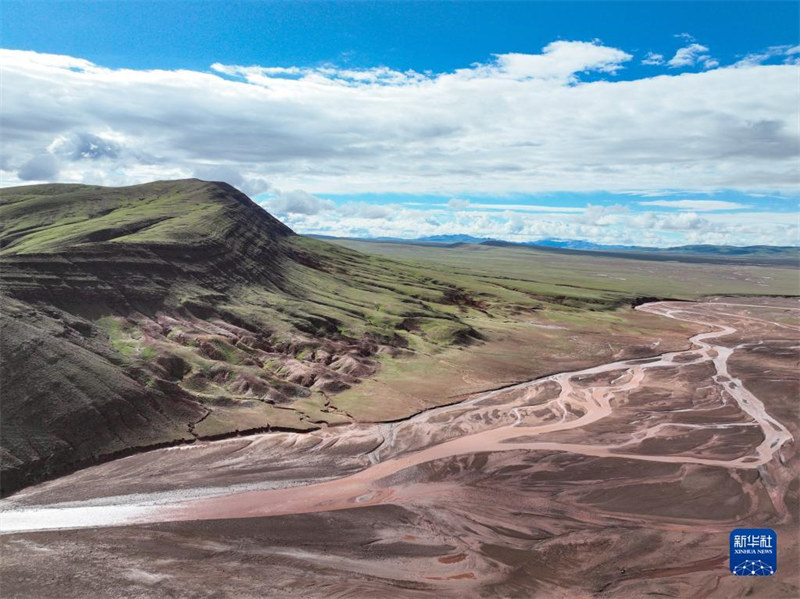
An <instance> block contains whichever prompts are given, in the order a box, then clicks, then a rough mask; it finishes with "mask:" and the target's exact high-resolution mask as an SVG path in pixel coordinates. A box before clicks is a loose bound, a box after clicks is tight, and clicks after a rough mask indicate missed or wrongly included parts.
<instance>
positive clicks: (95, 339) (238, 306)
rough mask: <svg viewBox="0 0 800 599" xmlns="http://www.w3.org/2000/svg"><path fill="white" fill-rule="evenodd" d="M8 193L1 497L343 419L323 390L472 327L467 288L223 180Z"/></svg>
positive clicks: (4, 200) (0, 206)
mask: <svg viewBox="0 0 800 599" xmlns="http://www.w3.org/2000/svg"><path fill="white" fill-rule="evenodd" d="M0 198H1V202H0V221H2V223H3V225H2V230H0V248H2V249H1V250H0V258H2V284H3V288H2V295H1V296H0V299H1V300H2V313H1V314H0V333H1V334H2V357H3V360H2V371H0V377H1V378H0V382H1V383H2V395H3V397H2V409H3V414H2V416H3V417H2V489H3V492H4V493H7V492H9V491H12V490H14V489H17V488H19V487H21V486H24V485H25V484H27V483H29V482H31V481H32V480H35V479H40V478H45V477H48V476H52V475H54V474H58V473H61V472H64V471H66V470H69V469H71V468H74V467H77V466H80V465H84V464H87V463H91V462H93V461H97V460H102V459H106V458H107V457H109V456H111V455H119V454H120V453H122V452H126V451H130V450H131V449H132V448H141V447H147V446H153V445H157V444H163V443H173V442H180V441H182V440H191V439H193V438H196V437H214V436H218V435H225V434H230V433H233V432H236V431H244V430H255V429H269V428H291V429H297V430H304V429H310V428H315V427H316V426H318V425H319V423H320V422H321V421H329V422H336V421H342V420H345V419H346V416H345V415H343V414H339V413H336V411H335V409H334V408H331V407H330V406H329V401H328V400H327V399H326V398H327V393H330V392H335V391H338V390H341V389H344V388H346V387H348V386H349V385H352V384H354V383H357V382H358V381H359V380H360V378H361V377H363V376H365V375H369V374H371V373H373V372H374V371H375V370H376V368H377V361H376V360H375V356H376V354H378V353H384V352H397V351H401V350H400V348H401V347H403V346H406V345H408V343H409V339H410V338H411V337H417V338H418V339H419V342H420V343H442V342H446V343H450V342H459V341H461V342H463V341H468V340H469V339H470V338H471V337H472V336H474V335H475V333H474V331H472V329H471V328H470V327H469V326H467V325H465V324H463V323H461V322H460V321H459V319H458V316H457V314H456V313H454V312H457V305H458V303H459V301H461V300H463V299H464V298H463V297H462V296H461V295H459V293H460V292H459V290H457V289H454V288H453V287H452V286H447V285H445V284H443V283H437V282H432V281H422V280H420V277H419V276H418V275H417V274H415V273H414V272H413V271H411V270H408V269H405V270H404V269H402V268H400V267H399V266H398V268H397V269H395V270H394V271H393V272H392V273H391V277H390V278H391V280H392V282H393V284H394V285H396V287H392V286H387V285H386V284H385V277H386V275H385V271H386V270H387V265H389V264H390V262H389V261H386V260H382V259H372V258H368V257H366V256H363V255H361V254H359V253H357V252H354V251H351V250H347V249H345V248H336V247H334V246H330V245H328V244H325V243H323V242H320V241H314V240H308V239H304V238H301V237H299V236H296V235H294V233H293V232H292V231H291V230H290V229H289V228H288V227H286V226H285V225H283V224H282V223H280V222H279V221H277V220H276V219H275V218H273V217H272V216H270V215H269V214H267V213H266V212H265V211H264V210H263V209H261V208H260V207H259V206H257V205H256V204H254V203H253V202H252V201H251V200H250V199H249V198H247V197H246V196H245V195H244V194H242V193H240V192H238V191H237V190H236V189H234V188H233V187H231V186H229V185H227V184H224V183H208V182H203V181H198V180H187V181H172V182H156V183H151V184H147V185H138V186H133V187H127V188H115V189H111V188H102V187H92V186H83V185H39V186H26V187H18V188H10V189H4V190H2V192H0ZM390 269H391V268H390ZM425 294H427V296H425ZM423 296H424V297H423ZM423 300H427V301H423ZM454 308H456V309H455V310H454ZM377 314H380V315H383V317H378V316H376V315H377ZM406 321H407V322H408V323H412V324H413V325H414V327H415V328H416V329H418V330H416V331H415V332H408V331H403V326H402V325H403V323H404V322H406ZM420 323H422V324H420ZM423 325H424V326H423ZM426 326H427V330H428V331H430V330H434V331H435V333H436V335H438V336H439V337H437V339H433V338H432V336H431V335H427V334H426V332H425V330H426ZM414 327H411V326H408V327H406V328H414ZM426 339H427V340H426ZM314 392H316V393H314ZM312 394H314V396H315V397H316V399H315V400H314V401H311V399H309V402H308V405H306V406H305V408H304V409H298V408H297V406H296V405H292V406H291V407H290V406H289V405H288V404H289V403H292V402H294V403H296V401H297V399H298V398H304V397H307V398H311V396H312ZM320 397H321V398H322V399H321V400H320V399H319V398H320ZM315 401H316V403H315Z"/></svg>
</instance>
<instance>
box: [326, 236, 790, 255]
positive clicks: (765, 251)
mask: <svg viewBox="0 0 800 599" xmlns="http://www.w3.org/2000/svg"><path fill="white" fill-rule="evenodd" d="M310 237H317V238H321V239H325V238H329V239H335V238H336V237H333V236H327V235H310ZM353 239H355V238H353ZM359 239H360V240H361V241H378V242H383V243H430V244H438V245H455V244H464V243H474V244H480V245H490V246H496V247H511V246H524V247H545V248H560V249H568V250H585V251H614V252H618V251H630V252H658V253H688V254H719V255H726V256H746V255H753V254H759V255H779V254H781V255H785V254H787V253H789V254H792V253H797V252H800V246H773V245H749V246H733V245H710V244H699V245H681V246H673V247H666V248H660V247H653V246H642V245H613V244H608V245H606V244H600V243H593V242H591V241H582V240H579V239H553V238H548V239H539V240H537V241H505V240H502V239H494V238H491V237H474V236H472V235H429V236H427V237H418V238H416V239H403V238H401V237H371V238H359Z"/></svg>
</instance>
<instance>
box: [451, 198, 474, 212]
mask: <svg viewBox="0 0 800 599" xmlns="http://www.w3.org/2000/svg"><path fill="white" fill-rule="evenodd" d="M447 205H448V206H450V208H452V209H453V210H464V209H465V208H468V207H469V200H461V199H459V198H450V200H449V201H448V202H447Z"/></svg>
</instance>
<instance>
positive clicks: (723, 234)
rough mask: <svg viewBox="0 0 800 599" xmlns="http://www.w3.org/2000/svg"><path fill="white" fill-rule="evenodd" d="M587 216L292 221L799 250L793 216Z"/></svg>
mask: <svg viewBox="0 0 800 599" xmlns="http://www.w3.org/2000/svg"><path fill="white" fill-rule="evenodd" d="M584 210H585V211H584V212H583V213H582V214H558V213H551V214H544V213H525V212H516V211H510V210H509V211H505V212H502V213H497V212H481V211H468V212H459V213H455V214H454V213H453V212H452V211H449V210H446V211H441V212H437V211H431V210H424V209H421V208H414V209H408V208H398V209H397V210H395V211H393V212H392V213H391V214H390V215H388V216H387V217H386V218H382V219H370V218H367V217H364V216H348V215H344V214H342V211H339V210H332V211H327V212H324V213H319V214H313V215H305V214H293V215H290V216H288V217H287V218H286V219H285V220H286V222H287V224H289V226H291V227H292V228H293V229H295V230H296V231H298V232H301V233H317V234H325V235H336V236H341V237H401V238H407V239H415V238H418V237H425V236H428V235H452V234H468V235H472V236H474V237H490V238H494V239H504V240H507V241H517V242H523V241H537V240H540V239H547V238H555V239H577V240H586V241H592V242H595V243H604V244H623V245H652V246H661V247H665V246H674V245H686V244H694V243H719V244H728V245H759V244H771V245H796V244H797V243H798V242H800V238H798V223H797V216H796V215H795V214H790V213H769V212H764V213H754V214H753V215H752V217H750V218H746V219H744V220H742V218H741V217H740V216H738V217H737V216H736V215H734V214H713V213H709V214H706V215H703V216H700V215H698V214H697V213H696V212H679V213H664V212H629V211H627V210H626V209H625V208H624V207H620V206H616V207H615V206H612V207H599V206H598V207H592V206H587V207H586V208H585V209H584Z"/></svg>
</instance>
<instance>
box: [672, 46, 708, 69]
mask: <svg viewBox="0 0 800 599" xmlns="http://www.w3.org/2000/svg"><path fill="white" fill-rule="evenodd" d="M667 64H668V65H669V66H670V67H672V68H673V69H676V68H682V67H691V66H695V65H698V64H700V65H702V66H703V67H704V68H706V69H712V68H714V67H716V66H719V62H718V61H717V60H716V59H715V58H713V57H712V56H711V55H709V54H708V48H707V47H706V46H703V45H702V44H698V43H696V42H693V43H691V44H689V45H688V46H684V47H683V48H679V49H678V51H677V52H675V56H673V57H672V58H670V59H669V60H668V61H667Z"/></svg>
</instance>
